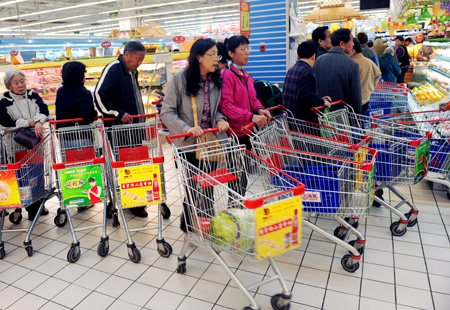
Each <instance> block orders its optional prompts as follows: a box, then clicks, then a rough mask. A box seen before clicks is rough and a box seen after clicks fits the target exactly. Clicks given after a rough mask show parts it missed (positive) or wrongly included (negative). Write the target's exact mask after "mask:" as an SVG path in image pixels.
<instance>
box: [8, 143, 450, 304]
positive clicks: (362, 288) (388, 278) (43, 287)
mask: <svg viewBox="0 0 450 310" xmlns="http://www.w3.org/2000/svg"><path fill="white" fill-rule="evenodd" d="M164 146H165V150H164V153H165V154H166V162H167V163H166V165H165V169H166V182H167V184H166V187H167V195H168V204H169V206H170V207H171V211H172V217H171V218H170V220H166V221H165V225H164V226H165V229H164V237H165V239H166V240H167V241H168V242H169V243H171V244H172V245H173V248H174V253H178V252H179V251H180V249H181V246H182V241H183V236H182V233H181V232H180V230H179V228H178V224H179V215H180V213H181V199H180V193H179V190H178V188H177V182H176V175H175V168H174V165H173V162H172V161H171V160H170V158H171V155H170V154H171V151H170V148H169V147H168V145H167V144H164ZM402 191H403V192H404V193H406V194H407V195H408V196H409V197H410V198H412V199H413V201H414V202H415V203H416V205H417V206H418V208H419V210H420V215H419V223H418V225H417V226H415V227H411V228H409V229H408V232H407V233H406V235H405V236H403V237H395V238H393V237H392V236H391V233H390V231H389V225H390V223H391V217H390V213H389V212H387V211H386V210H385V209H380V208H373V209H372V212H371V216H370V217H369V218H368V219H367V220H366V222H365V223H361V225H360V231H362V232H365V233H366V236H367V239H368V241H367V245H366V250H365V255H364V258H363V259H364V263H363V264H362V266H361V268H360V269H359V270H358V271H357V272H355V273H354V274H350V273H347V272H346V271H344V270H343V269H342V267H341V265H340V264H341V262H340V261H341V257H342V256H343V255H344V254H346V251H345V250H343V249H341V248H338V247H336V246H335V245H334V244H333V243H330V242H328V241H327V240H325V239H323V238H322V237H320V236H318V235H316V234H315V233H311V231H309V230H308V229H305V228H304V229H303V241H302V247H301V248H300V249H299V250H295V251H291V252H288V253H287V254H285V255H283V256H281V257H278V258H277V261H278V264H279V268H280V269H281V270H282V272H283V274H284V276H285V278H286V279H287V280H288V283H289V285H290V286H291V287H292V292H293V298H292V304H291V309H294V310H300V309H320V308H323V309H332V310H338V309H345V310H353V309H355V310H356V309H360V310H372V309H377V310H378V309H383V310H391V309H392V310H406V309H439V310H443V309H450V259H449V258H450V242H449V230H450V200H448V199H447V197H446V193H445V192H438V191H435V192H432V191H430V190H429V187H428V184H427V183H425V182H423V183H421V184H418V185H416V186H414V187H412V188H411V189H410V188H403V189H402ZM388 194H389V193H385V198H386V199H388V198H389V195H388ZM47 207H48V208H49V209H50V211H51V212H52V214H51V215H49V216H46V217H41V218H40V223H39V224H38V225H37V227H36V229H35V232H34V233H35V235H34V236H33V246H34V249H35V251H36V252H35V253H34V255H33V256H32V257H27V255H26V252H25V250H24V249H23V247H22V242H23V239H24V234H15V233H6V234H4V239H5V241H6V244H5V247H6V252H7V255H6V257H5V258H4V260H3V261H0V309H8V310H13V309H20V310H22V309H27V310H33V309H45V310H49V309H89V310H90V309H96V310H100V309H111V310H112V309H117V310H119V309H120V310H123V309H126V310H128V309H130V310H133V309H153V310H171V309H177V310H192V309H195V310H204V309H205V310H206V309H214V310H224V309H242V308H243V307H244V306H245V305H246V302H245V300H244V298H243V297H242V296H241V294H240V292H239V291H238V290H237V289H236V288H235V285H234V284H233V283H230V281H229V279H228V278H227V276H226V275H225V273H224V272H223V271H222V269H221V268H220V267H219V265H218V264H216V263H215V262H214V261H213V260H212V258H211V257H210V256H208V255H207V254H206V252H204V251H202V250H200V249H195V248H191V249H190V250H189V252H190V255H189V258H188V261H187V273H186V274H185V275H179V274H177V273H176V272H175V269H176V266H177V256H176V255H172V256H171V257H170V258H161V257H160V256H159V254H158V253H157V252H156V241H155V236H156V231H154V230H150V231H144V232H137V233H134V235H133V239H134V241H135V242H136V243H137V245H138V247H139V248H141V252H142V261H141V263H139V264H134V263H132V262H130V261H129V259H128V255H127V248H126V245H125V242H124V241H125V239H126V236H125V233H124V231H123V230H122V229H116V228H113V227H108V231H109V235H110V255H109V256H107V257H106V258H103V259H102V258H100V257H99V256H98V255H97V253H96V248H97V244H98V241H99V239H100V235H101V233H100V230H99V229H94V230H91V231H89V230H87V231H83V232H82V233H78V236H79V238H80V242H81V247H82V256H81V258H80V260H79V261H78V263H76V264H69V263H68V262H67V260H66V255H67V251H68V249H69V247H70V242H71V236H70V233H69V230H68V229H66V228H57V227H55V225H54V224H53V219H54V215H55V212H56V209H57V201H56V200H55V199H52V200H51V201H50V202H48V203H47ZM147 210H148V211H149V217H148V219H146V220H145V221H148V222H149V224H150V223H151V222H154V221H155V217H156V215H157V214H156V213H155V212H154V209H152V208H148V209H147ZM99 211H100V208H99V207H98V206H96V207H95V208H92V209H89V210H86V211H85V212H83V213H80V214H78V215H76V216H75V219H74V225H76V226H78V225H86V224H89V223H92V224H93V223H100V222H101V214H100V213H99ZM127 215H129V216H130V218H132V217H133V216H132V215H131V213H129V212H127ZM395 220H397V219H395ZM129 223H130V226H131V227H133V226H143V224H144V225H145V223H143V221H142V220H141V219H138V218H132V219H131V221H130V222H129ZM318 223H319V224H320V226H321V227H322V228H325V229H327V230H328V231H330V232H332V231H333V230H334V228H335V227H336V226H337V225H336V224H335V222H333V221H331V220H329V219H319V220H318ZM24 224H26V225H28V224H29V223H28V222H25V223H24ZM8 225H10V224H9V221H7V226H8ZM224 256H225V258H226V260H227V262H228V263H229V264H230V266H231V267H232V268H233V270H234V271H236V273H237V274H239V276H240V277H241V279H243V281H244V282H245V283H246V284H249V283H251V282H253V281H255V280H260V279H262V278H264V277H265V276H269V275H270V274H268V273H267V270H268V264H267V263H266V262H261V263H256V264H250V263H247V262H240V261H238V260H236V259H235V258H233V257H232V256H231V255H224ZM279 292H280V288H279V286H278V285H277V283H272V284H270V285H269V286H265V287H262V288H260V289H258V290H256V291H255V294H256V298H257V300H258V301H259V303H260V305H261V307H262V309H265V310H266V309H272V308H271V306H270V296H271V295H273V294H276V293H279Z"/></svg>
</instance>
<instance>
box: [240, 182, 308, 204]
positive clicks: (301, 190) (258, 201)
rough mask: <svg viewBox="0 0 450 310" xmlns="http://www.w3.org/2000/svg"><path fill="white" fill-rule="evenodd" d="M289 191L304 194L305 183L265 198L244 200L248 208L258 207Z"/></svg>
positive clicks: (296, 194)
mask: <svg viewBox="0 0 450 310" xmlns="http://www.w3.org/2000/svg"><path fill="white" fill-rule="evenodd" d="M289 192H292V194H293V196H294V197H295V196H299V195H301V194H303V193H304V192H305V185H304V184H300V185H299V186H297V187H294V188H292V189H289V190H285V191H283V192H278V193H275V194H272V195H268V196H265V197H263V198H257V199H250V200H246V201H245V202H244V205H245V207H246V208H247V209H256V208H259V207H261V206H263V205H264V201H266V200H267V199H270V198H273V197H277V196H282V195H284V194H287V193H289Z"/></svg>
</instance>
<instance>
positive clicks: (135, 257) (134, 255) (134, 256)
mask: <svg viewBox="0 0 450 310" xmlns="http://www.w3.org/2000/svg"><path fill="white" fill-rule="evenodd" d="M128 257H130V260H131V261H132V262H133V263H136V264H137V263H139V262H140V261H141V252H140V251H139V250H138V249H137V248H136V245H135V244H134V243H133V245H132V246H130V247H128Z"/></svg>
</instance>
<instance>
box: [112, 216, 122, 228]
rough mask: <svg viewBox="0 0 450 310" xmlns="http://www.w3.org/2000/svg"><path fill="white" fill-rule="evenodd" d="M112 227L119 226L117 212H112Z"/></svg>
mask: <svg viewBox="0 0 450 310" xmlns="http://www.w3.org/2000/svg"><path fill="white" fill-rule="evenodd" d="M112 225H113V227H119V226H120V222H119V216H118V215H117V213H114V214H113V224H112Z"/></svg>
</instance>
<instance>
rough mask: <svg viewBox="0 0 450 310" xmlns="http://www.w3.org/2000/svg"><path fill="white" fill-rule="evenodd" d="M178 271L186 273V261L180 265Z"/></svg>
mask: <svg viewBox="0 0 450 310" xmlns="http://www.w3.org/2000/svg"><path fill="white" fill-rule="evenodd" d="M177 272H178V273H181V274H183V273H185V272H186V263H182V264H180V265H178V268H177Z"/></svg>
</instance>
